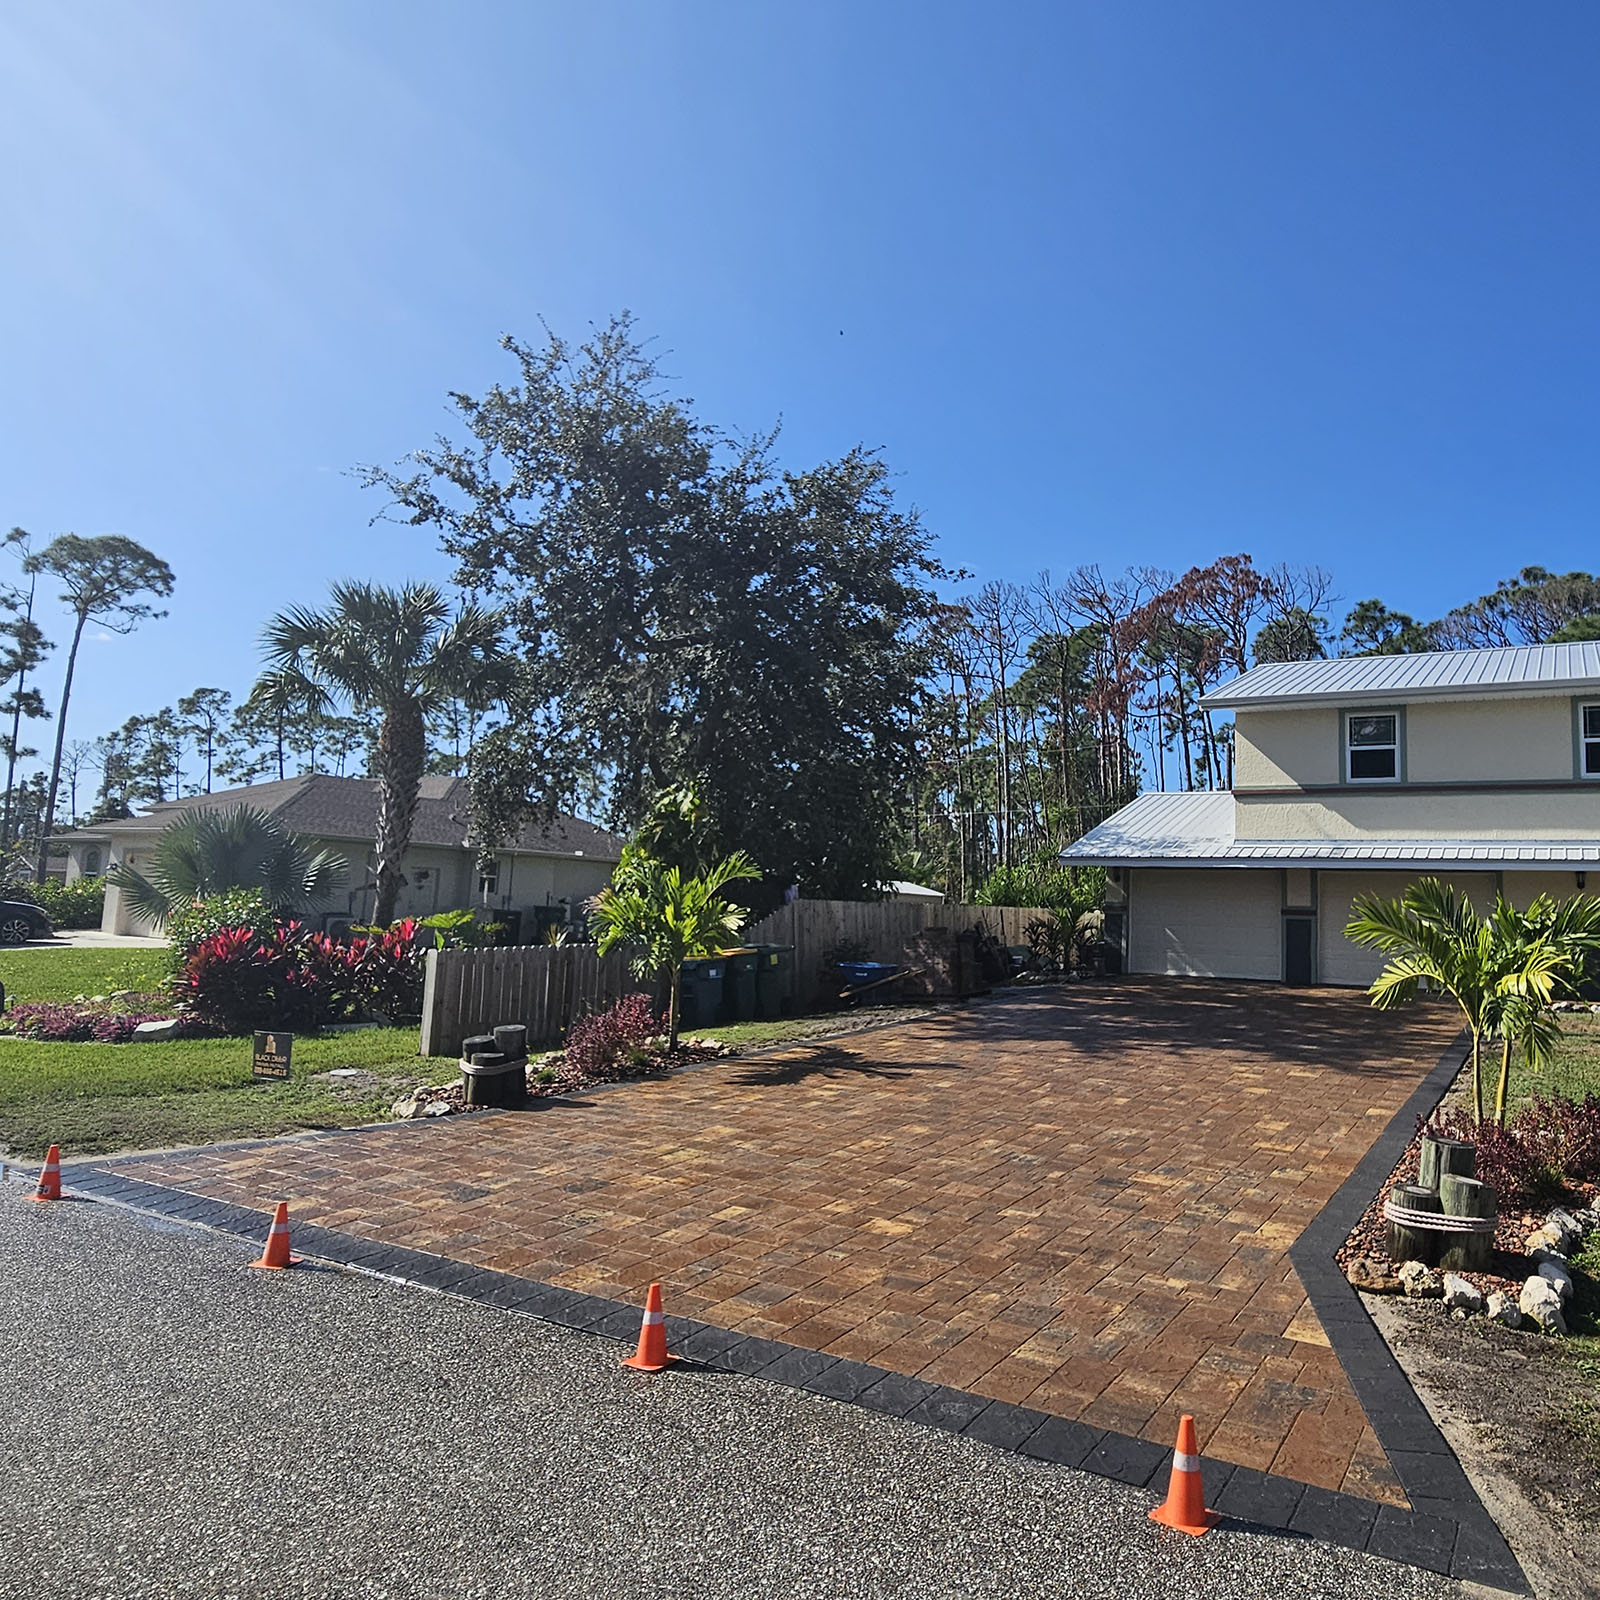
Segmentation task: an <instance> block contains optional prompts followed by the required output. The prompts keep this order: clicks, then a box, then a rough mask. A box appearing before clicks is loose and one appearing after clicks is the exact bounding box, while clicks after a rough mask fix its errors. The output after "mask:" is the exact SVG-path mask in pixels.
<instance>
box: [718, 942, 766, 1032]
mask: <svg viewBox="0 0 1600 1600" xmlns="http://www.w3.org/2000/svg"><path fill="white" fill-rule="evenodd" d="M722 954H723V958H724V959H725V960H726V961H727V963H728V970H727V976H726V977H724V979H723V980H722V1019H721V1020H722V1021H723V1022H754V1021H755V1019H756V966H757V963H758V962H759V961H760V960H761V952H760V951H759V950H757V949H756V947H755V946H754V945H743V946H741V947H740V948H739V949H737V950H724V951H723V952H722Z"/></svg>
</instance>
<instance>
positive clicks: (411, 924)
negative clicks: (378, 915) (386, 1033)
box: [345, 917, 428, 1021]
mask: <svg viewBox="0 0 1600 1600" xmlns="http://www.w3.org/2000/svg"><path fill="white" fill-rule="evenodd" d="M345 948H346V950H347V952H348V953H347V960H348V962H349V970H350V978H351V982H352V985H353V987H354V991H355V998H356V1001H357V1003H358V1004H359V1005H360V1006H361V1008H362V1009H363V1010H365V1011H377V1012H382V1013H383V1015H384V1016H385V1017H387V1018H389V1019H390V1020H391V1021H397V1020H398V1019H400V1018H401V1017H414V1016H417V1015H418V1014H420V1012H421V1010H422V990H423V981H424V974H423V965H422V958H423V955H424V954H425V952H426V951H427V948H428V941H427V940H426V938H424V937H422V936H420V935H419V931H418V923H417V922H416V920H415V918H412V917H406V918H403V919H402V920H401V921H399V922H397V923H395V924H394V926H393V927H391V928H361V929H359V930H357V933H356V936H355V938H353V939H352V940H351V941H350V943H349V944H348V945H347V946H346V947H345Z"/></svg>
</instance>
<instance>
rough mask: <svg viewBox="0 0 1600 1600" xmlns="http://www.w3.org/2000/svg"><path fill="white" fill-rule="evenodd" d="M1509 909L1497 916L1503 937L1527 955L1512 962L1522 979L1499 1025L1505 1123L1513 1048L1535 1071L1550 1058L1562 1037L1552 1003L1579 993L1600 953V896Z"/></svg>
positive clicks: (1499, 1107)
mask: <svg viewBox="0 0 1600 1600" xmlns="http://www.w3.org/2000/svg"><path fill="white" fill-rule="evenodd" d="M1508 911H1509V907H1506V905H1505V902H1504V901H1503V900H1502V901H1501V902H1500V905H1499V906H1498V907H1497V908H1496V917H1495V920H1496V922H1497V923H1499V924H1501V925H1502V932H1501V937H1502V938H1503V939H1504V941H1505V942H1506V943H1507V944H1508V945H1518V946H1520V947H1521V950H1522V952H1523V959H1522V962H1521V963H1520V964H1519V963H1513V966H1514V968H1519V969H1520V972H1521V977H1520V981H1517V982H1515V983H1514V984H1513V985H1512V990H1513V992H1511V993H1510V994H1508V995H1507V997H1506V998H1505V1000H1504V1001H1503V1002H1502V1006H1501V1010H1500V1015H1499V1017H1498V1019H1497V1024H1496V1031H1497V1032H1498V1033H1499V1036H1500V1077H1499V1081H1498V1083H1497V1085H1496V1088H1495V1097H1494V1120H1495V1122H1496V1123H1497V1124H1498V1125H1500V1126H1502V1127H1503V1126H1504V1125H1505V1119H1506V1100H1507V1096H1508V1093H1509V1089H1510V1082H1511V1052H1512V1048H1513V1046H1520V1047H1521V1050H1522V1058H1523V1060H1524V1061H1525V1062H1527V1064H1528V1066H1529V1067H1530V1068H1532V1069H1533V1070H1534V1071H1536V1072H1537V1071H1539V1070H1540V1069H1541V1068H1543V1067H1544V1066H1545V1065H1546V1064H1547V1063H1548V1062H1549V1061H1550V1059H1551V1057H1552V1056H1553V1055H1554V1054H1555V1046H1556V1041H1557V1040H1558V1039H1560V1037H1561V1025H1560V1024H1559V1023H1558V1022H1557V1021H1556V1017H1555V1012H1554V1010H1553V1009H1552V1003H1553V1002H1554V1001H1555V1000H1556V999H1558V998H1560V997H1561V996H1564V995H1566V996H1570V995H1575V994H1576V993H1577V992H1578V989H1579V986H1580V985H1581V984H1582V983H1583V981H1584V979H1585V977H1586V976H1587V974H1588V972H1589V969H1590V968H1591V966H1592V965H1593V963H1594V959H1595V956H1596V954H1597V952H1600V897H1597V896H1595V895H1587V894H1580V895H1571V896H1569V897H1568V898H1567V899H1565V900H1557V899H1554V898H1553V897H1551V896H1549V895H1540V896H1539V898H1538V899H1537V900H1535V901H1534V902H1533V904H1532V905H1531V906H1529V907H1528V909H1527V911H1525V912H1523V913H1522V914H1521V915H1520V916H1519V915H1517V914H1516V913H1515V912H1510V915H1509V916H1502V913H1503V912H1508ZM1513 924H1514V926H1513Z"/></svg>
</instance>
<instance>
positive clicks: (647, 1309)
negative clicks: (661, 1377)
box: [622, 1283, 677, 1372]
mask: <svg viewBox="0 0 1600 1600" xmlns="http://www.w3.org/2000/svg"><path fill="white" fill-rule="evenodd" d="M676 1359H677V1357H676V1356H669V1355H668V1354H667V1318H666V1313H665V1312H663V1311H662V1309H661V1285H660V1284H659V1283H652V1284H651V1285H650V1292H649V1294H647V1295H646V1296H645V1298H644V1323H643V1324H642V1326H641V1327H640V1329H639V1348H638V1349H637V1350H636V1351H635V1352H634V1353H633V1354H632V1355H631V1356H629V1357H628V1359H627V1360H626V1361H624V1362H623V1363H622V1364H623V1366H625V1367H632V1368H633V1369H634V1371H635V1372H661V1371H664V1370H665V1369H666V1368H667V1367H670V1366H671V1365H672V1363H673V1362H674V1361H675V1360H676Z"/></svg>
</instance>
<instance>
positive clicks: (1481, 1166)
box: [1428, 1094, 1600, 1207]
mask: <svg viewBox="0 0 1600 1600" xmlns="http://www.w3.org/2000/svg"><path fill="white" fill-rule="evenodd" d="M1428 1131H1430V1132H1438V1133H1445V1134H1449V1135H1450V1136H1451V1137H1453V1138H1457V1139H1467V1140H1470V1141H1471V1142H1472V1143H1473V1144H1475V1145H1477V1147H1478V1176H1479V1177H1480V1178H1482V1179H1483V1181H1484V1182H1485V1183H1487V1184H1489V1185H1491V1186H1492V1187H1493V1189H1494V1191H1495V1194H1496V1195H1497V1196H1498V1198H1499V1201H1500V1204H1501V1206H1502V1207H1508V1206H1509V1207H1518V1206H1530V1207H1537V1206H1544V1205H1549V1204H1550V1203H1551V1202H1552V1201H1554V1200H1557V1199H1559V1198H1560V1196H1561V1194H1562V1192H1563V1191H1564V1190H1565V1189H1566V1187H1567V1185H1568V1184H1569V1183H1582V1182H1593V1181H1595V1180H1600V1094H1589V1095H1585V1096H1584V1098H1583V1099H1582V1100H1562V1099H1550V1100H1546V1099H1542V1098H1535V1099H1532V1100H1530V1101H1528V1102H1527V1104H1526V1105H1524V1106H1522V1107H1521V1108H1520V1110H1518V1112H1517V1113H1516V1115H1515V1116H1513V1117H1512V1118H1511V1120H1510V1121H1509V1122H1508V1123H1507V1124H1506V1125H1505V1126H1504V1127H1502V1126H1500V1125H1499V1124H1498V1123H1497V1122H1495V1121H1494V1120H1493V1119H1492V1118H1490V1119H1485V1120H1484V1121H1481V1122H1480V1121H1477V1120H1475V1119H1474V1118H1473V1117H1471V1116H1470V1115H1468V1114H1467V1113H1466V1112H1465V1111H1455V1110H1452V1111H1446V1112H1443V1113H1441V1114H1440V1116H1439V1117H1438V1118H1437V1119H1436V1120H1435V1122H1434V1123H1433V1124H1432V1125H1431V1127H1430V1128H1429V1130H1428Z"/></svg>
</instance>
